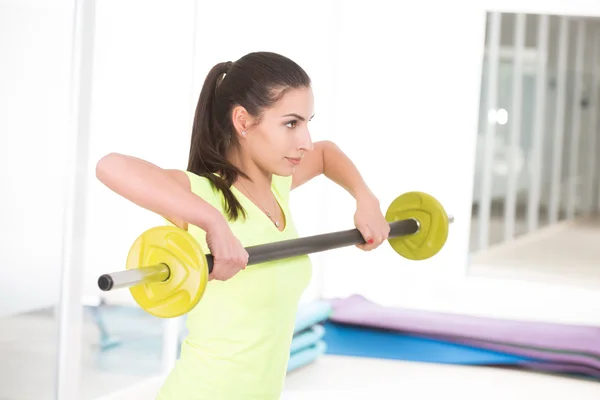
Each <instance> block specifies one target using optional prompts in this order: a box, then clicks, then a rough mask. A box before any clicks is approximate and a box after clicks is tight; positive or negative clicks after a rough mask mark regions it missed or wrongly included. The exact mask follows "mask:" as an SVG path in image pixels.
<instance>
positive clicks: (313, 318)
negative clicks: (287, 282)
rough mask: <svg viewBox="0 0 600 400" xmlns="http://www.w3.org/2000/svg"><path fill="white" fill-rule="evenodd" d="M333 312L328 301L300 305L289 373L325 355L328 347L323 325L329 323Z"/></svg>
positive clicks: (291, 349)
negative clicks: (324, 338) (324, 339)
mask: <svg viewBox="0 0 600 400" xmlns="http://www.w3.org/2000/svg"><path fill="white" fill-rule="evenodd" d="M331 311H332V307H331V303H329V302H327V301H321V300H316V301H312V302H310V303H307V304H301V305H300V307H299V310H298V315H297V316H296V325H295V326H294V337H293V339H292V345H291V348H290V360H289V362H288V369H287V370H288V372H291V371H293V370H296V369H298V368H300V367H302V366H305V365H308V364H310V363H312V362H314V361H315V360H317V358H319V356H321V355H322V354H324V353H325V351H326V349H327V346H326V345H325V342H324V341H323V337H324V336H325V327H324V326H323V323H324V322H325V321H327V319H328V318H329V316H330V315H331Z"/></svg>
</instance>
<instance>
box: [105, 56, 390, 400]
mask: <svg viewBox="0 0 600 400" xmlns="http://www.w3.org/2000/svg"><path fill="white" fill-rule="evenodd" d="M312 116H313V94H312V91H311V82H310V79H309V77H308V75H307V74H306V72H305V71H304V70H303V69H302V68H301V67H300V66H298V65H297V64H296V63H295V62H293V61H292V60H290V59H288V58H286V57H283V56H281V55H278V54H274V53H268V52H258V53H251V54H247V55H246V56H244V57H242V58H241V59H239V60H237V61H236V62H234V63H232V62H226V63H220V64H217V65H216V66H214V67H213V68H212V69H211V70H210V72H209V73H208V76H207V77H206V80H205V82H204V86H203V87H202V90H201V93H200V98H199V101H198V105H197V108H196V114H195V118H194V125H193V130H192V139H191V146H190V155H189V163H188V168H187V170H186V171H179V170H165V169H161V168H160V167H158V166H156V165H153V164H151V163H149V162H147V161H144V160H140V159H138V158H134V157H131V156H127V155H122V154H115V153H112V154H109V155H107V156H105V157H103V158H102V159H101V160H100V161H99V162H98V165H97V177H98V179H99V180H100V181H101V182H103V183H104V184H105V185H106V186H107V187H109V188H110V189H111V190H113V191H115V192H116V193H118V194H119V195H121V196H123V197H125V198H127V199H129V200H130V201H132V202H134V203H136V204H137V205H139V206H141V207H143V208H145V209H147V210H150V211H153V212H155V213H157V214H159V215H162V216H163V217H164V218H165V219H166V220H168V221H169V222H170V223H172V224H174V225H176V226H178V227H180V228H182V229H185V230H188V231H189V232H190V233H191V234H192V235H193V236H194V237H195V238H196V239H197V240H198V242H199V243H200V244H201V245H202V246H203V249H204V251H205V252H207V253H208V252H210V253H212V254H213V255H214V269H213V271H212V273H211V275H210V282H209V284H208V287H207V290H206V292H205V294H204V296H203V298H202V300H201V301H200V303H199V304H198V305H197V306H196V307H195V308H194V310H192V311H191V312H189V314H188V316H187V327H188V332H189V334H188V336H187V337H186V339H185V340H184V342H183V344H182V348H181V357H180V359H179V360H178V362H177V365H176V366H175V368H174V369H173V371H172V372H171V373H170V375H169V376H168V378H167V380H166V382H165V384H164V386H163V387H162V389H161V390H160V393H159V395H158V399H162V400H194V399H210V400H221V399H223V400H226V399H227V400H229V399H231V400H242V399H244V400H250V399H260V400H271V399H273V400H274V399H278V398H279V396H280V394H281V391H282V387H283V383H284V378H285V373H286V366H287V362H288V356H289V349H290V344H291V340H292V336H293V329H294V323H295V317H296V314H295V313H296V310H297V307H298V303H299V299H300V296H301V294H302V292H303V291H304V289H305V288H306V286H307V285H308V283H309V280H310V279H311V264H310V261H309V258H308V256H301V257H294V258H290V259H285V260H281V261H276V262H269V263H262V264H258V265H252V266H250V267H248V268H246V263H247V260H248V254H247V253H246V251H245V249H244V247H247V246H252V245H256V244H261V243H267V242H273V241H280V240H285V239H291V238H295V237H297V236H298V235H297V232H296V228H295V226H294V222H293V220H292V218H291V215H290V209H289V207H288V201H289V196H290V191H291V190H293V189H294V188H297V187H298V186H300V185H302V184H304V183H306V182H308V181H309V180H311V179H312V178H314V177H316V176H318V175H321V174H324V175H325V176H326V177H327V178H329V179H330V180H331V181H333V182H335V183H337V184H338V185H340V186H342V187H343V188H344V189H346V190H347V191H348V192H349V193H350V194H351V195H352V196H353V197H354V198H355V199H356V213H355V215H354V223H355V225H356V227H357V228H358V229H359V230H360V232H361V234H362V235H363V237H364V238H365V241H366V243H365V244H364V245H362V244H361V245H358V247H359V248H361V249H362V250H365V251H368V250H372V249H374V248H376V247H377V246H379V245H380V244H381V243H382V242H383V241H384V240H386V239H387V237H388V233H389V224H388V223H387V222H386V220H385V217H384V216H383V214H382V212H381V209H380V206H379V202H378V200H377V198H376V197H375V196H374V194H373V193H372V192H371V191H370V190H369V188H368V186H367V185H366V184H365V182H364V181H363V179H362V177H361V175H360V174H359V172H358V171H357V169H356V167H355V166H354V165H353V163H352V162H351V161H350V160H349V159H348V157H346V156H345V155H344V153H342V151H340V149H339V148H338V147H337V146H335V145H334V144H333V143H331V142H328V141H322V142H317V143H314V144H313V143H312V141H311V137H310V133H309V129H308V123H309V121H310V120H311V118H312Z"/></svg>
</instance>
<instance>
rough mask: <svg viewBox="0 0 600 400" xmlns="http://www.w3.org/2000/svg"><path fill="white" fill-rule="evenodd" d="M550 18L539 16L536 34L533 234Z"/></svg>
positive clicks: (530, 228)
mask: <svg viewBox="0 0 600 400" xmlns="http://www.w3.org/2000/svg"><path fill="white" fill-rule="evenodd" d="M549 22H550V17H549V16H547V15H540V16H539V19H538V32H537V50H538V59H537V71H536V76H537V78H536V88H535V111H534V121H533V137H532V142H531V175H530V182H529V188H530V189H529V201H528V204H527V230H528V231H529V232H533V231H535V230H536V229H537V228H538V225H539V209H540V197H541V195H540V192H541V188H542V147H543V140H542V139H543V136H544V130H545V111H546V86H547V83H546V79H547V72H546V71H547V65H548V36H549V32H550V29H549V26H550V24H549Z"/></svg>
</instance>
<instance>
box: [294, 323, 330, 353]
mask: <svg viewBox="0 0 600 400" xmlns="http://www.w3.org/2000/svg"><path fill="white" fill-rule="evenodd" d="M323 336H325V328H324V327H323V325H313V326H311V327H310V328H308V329H305V330H303V331H301V332H299V333H297V334H296V335H294V337H293V338H292V346H291V348H290V353H292V354H293V353H296V352H297V351H299V350H302V349H304V348H306V347H310V346H312V345H314V344H315V343H317V342H318V341H319V340H321V339H322V338H323Z"/></svg>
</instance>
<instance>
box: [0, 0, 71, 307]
mask: <svg viewBox="0 0 600 400" xmlns="http://www.w3.org/2000/svg"><path fill="white" fill-rule="evenodd" d="M71 26H72V24H71V7H70V4H69V2H67V1H54V2H51V3H49V2H43V1H35V0H26V1H25V0H0V192H1V197H0V249H1V252H2V264H1V266H0V270H1V271H2V278H1V279H0V316H4V315H8V314H14V313H18V312H22V311H25V310H31V309H36V308H40V307H44V306H47V305H49V304H53V303H55V302H56V301H57V299H58V290H59V274H60V263H61V260H60V257H61V251H62V225H63V199H64V190H63V180H64V176H63V174H64V172H65V169H64V160H65V157H66V154H65V151H64V148H65V146H66V143H65V141H66V135H65V134H64V132H65V126H66V122H67V120H66V118H67V112H68V95H69V83H70V82H69V79H70V76H69V75H68V73H69V62H70V51H71V47H70V45H71Z"/></svg>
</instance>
